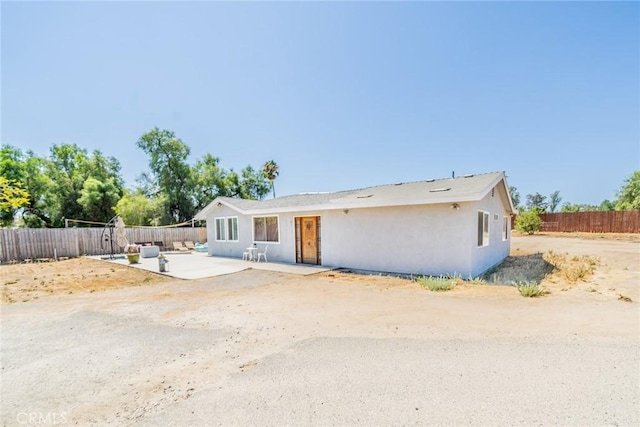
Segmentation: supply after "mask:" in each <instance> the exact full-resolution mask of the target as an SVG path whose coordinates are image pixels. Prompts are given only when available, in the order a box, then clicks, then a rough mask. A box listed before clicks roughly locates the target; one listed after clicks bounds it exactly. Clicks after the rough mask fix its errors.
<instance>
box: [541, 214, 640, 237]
mask: <svg viewBox="0 0 640 427" xmlns="http://www.w3.org/2000/svg"><path fill="white" fill-rule="evenodd" d="M540 219H541V220H542V228H541V229H540V231H562V232H573V231H582V232H586V233H640V211H598V212H561V213H549V214H541V215H540Z"/></svg>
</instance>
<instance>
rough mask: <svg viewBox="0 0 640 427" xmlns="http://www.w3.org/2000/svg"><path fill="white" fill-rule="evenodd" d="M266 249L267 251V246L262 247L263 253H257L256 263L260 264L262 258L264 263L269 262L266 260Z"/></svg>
mask: <svg viewBox="0 0 640 427" xmlns="http://www.w3.org/2000/svg"><path fill="white" fill-rule="evenodd" d="M267 249H269V246H265V247H264V252H258V257H257V258H256V262H260V257H262V258H264V262H269V261H268V260H267Z"/></svg>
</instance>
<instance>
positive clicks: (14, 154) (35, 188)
mask: <svg viewBox="0 0 640 427" xmlns="http://www.w3.org/2000/svg"><path fill="white" fill-rule="evenodd" d="M46 162H47V161H46V159H43V158H41V157H37V156H35V155H34V154H33V152H32V151H28V152H27V153H26V154H25V153H23V152H22V150H20V149H18V148H15V147H12V146H10V145H3V146H2V147H1V148H0V176H3V177H5V178H7V179H8V180H9V181H13V182H14V183H15V185H17V186H18V187H20V188H22V189H23V190H24V191H26V192H27V193H28V200H27V203H26V204H21V205H20V206H19V207H10V208H8V209H6V210H3V211H2V212H0V224H4V225H10V224H11V223H13V220H14V218H15V217H16V216H18V215H20V214H21V215H22V219H23V221H24V224H25V225H26V226H28V227H43V226H45V225H47V224H49V223H50V222H51V221H50V219H49V218H48V216H47V215H46V209H45V207H46V205H45V202H44V197H45V194H46V193H47V191H48V188H49V185H50V182H51V180H50V178H49V177H48V176H47V174H46V173H45V167H44V166H45V164H46Z"/></svg>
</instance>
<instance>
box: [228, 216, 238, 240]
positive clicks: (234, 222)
mask: <svg viewBox="0 0 640 427" xmlns="http://www.w3.org/2000/svg"><path fill="white" fill-rule="evenodd" d="M227 230H228V236H227V239H228V240H231V241H234V242H237V241H238V217H236V216H233V217H228V218H227Z"/></svg>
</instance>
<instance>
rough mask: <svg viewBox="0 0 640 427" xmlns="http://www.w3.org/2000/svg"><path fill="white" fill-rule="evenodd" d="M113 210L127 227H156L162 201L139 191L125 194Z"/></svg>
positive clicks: (160, 214) (161, 210) (159, 218)
mask: <svg viewBox="0 0 640 427" xmlns="http://www.w3.org/2000/svg"><path fill="white" fill-rule="evenodd" d="M114 210H115V212H116V213H117V214H118V215H120V216H121V217H122V220H123V221H124V223H125V224H127V225H158V224H159V223H160V220H161V219H162V214H163V210H164V200H163V199H162V197H156V198H151V197H148V196H146V195H145V194H144V193H143V192H142V191H141V190H137V191H135V192H133V193H129V192H126V193H125V195H124V196H122V198H121V199H120V200H119V201H118V203H117V204H116V207H115V208H114Z"/></svg>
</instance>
